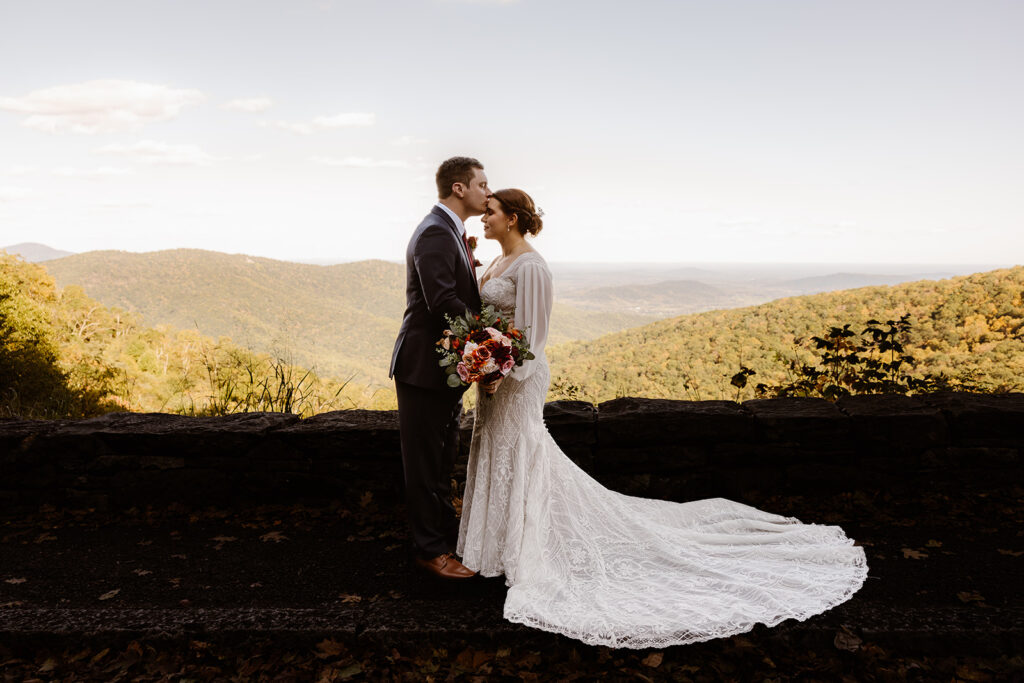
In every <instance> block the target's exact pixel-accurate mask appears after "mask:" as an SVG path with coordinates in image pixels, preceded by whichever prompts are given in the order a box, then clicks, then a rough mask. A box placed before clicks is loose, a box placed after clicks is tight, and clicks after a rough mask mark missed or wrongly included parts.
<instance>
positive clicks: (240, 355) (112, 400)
mask: <svg viewBox="0 0 1024 683" xmlns="http://www.w3.org/2000/svg"><path fill="white" fill-rule="evenodd" d="M290 360H291V359H290V358H288V357H287V356H285V357H283V358H278V357H275V356H270V355H267V354H260V353H254V352H252V351H250V350H248V349H246V348H244V347H241V346H239V345H237V344H235V343H233V342H232V341H231V340H230V339H228V338H220V339H214V338H211V337H209V336H204V335H201V334H199V333H198V332H196V331H195V330H194V329H193V330H188V329H185V330H177V329H174V328H171V327H167V326H159V327H146V326H145V325H144V321H143V320H142V319H141V318H140V316H139V315H138V314H133V313H128V312H125V311H124V310H121V309H117V308H108V307H106V306H103V305H102V304H100V303H98V302H97V301H95V300H94V299H91V298H90V297H88V296H86V295H85V293H84V291H83V290H82V288H81V287H79V286H76V285H70V286H67V287H64V288H62V289H60V288H58V287H56V285H55V283H54V281H53V278H51V277H50V275H49V274H48V273H47V272H46V269H45V268H43V267H42V266H40V265H35V264H31V263H27V262H25V261H23V260H22V259H20V258H18V257H15V256H10V255H7V254H5V253H3V252H0V416H4V415H22V416H26V417H61V416H86V415H94V414H98V413H102V412H108V411H110V410H133V411H160V412H184V413H197V414H217V413H223V412H233V411H236V410H241V409H243V408H245V407H248V408H249V409H251V410H255V409H263V410H276V409H281V408H283V407H288V408H290V409H291V410H292V411H294V412H299V413H301V412H305V413H309V414H312V413H314V412H320V411H321V410H330V409H334V408H351V407H363V408H375V407H380V408H387V407H393V403H394V397H393V395H392V393H391V392H387V391H384V392H380V391H374V390H372V389H369V388H367V387H365V386H361V385H358V384H357V383H348V384H345V383H344V382H343V381H340V380H334V379H321V378H318V377H316V376H315V374H313V373H308V372H307V370H306V369H304V368H302V367H301V366H297V365H294V364H292V363H290V362H289V361H290Z"/></svg>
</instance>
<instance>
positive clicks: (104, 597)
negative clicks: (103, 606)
mask: <svg viewBox="0 0 1024 683" xmlns="http://www.w3.org/2000/svg"><path fill="white" fill-rule="evenodd" d="M120 592H121V589H120V588H115V589H114V590H112V591H107V592H106V593H104V594H103V595H101V596H100V600H109V599H110V598H112V597H114V596H115V595H117V594H118V593H120Z"/></svg>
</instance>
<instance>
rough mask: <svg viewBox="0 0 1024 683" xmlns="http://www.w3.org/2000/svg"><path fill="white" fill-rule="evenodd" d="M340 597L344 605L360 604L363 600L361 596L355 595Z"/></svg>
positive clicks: (343, 594)
mask: <svg viewBox="0 0 1024 683" xmlns="http://www.w3.org/2000/svg"><path fill="white" fill-rule="evenodd" d="M338 597H339V598H341V601H342V603H346V602H360V601H361V600H362V599H363V598H362V596H361V595H356V594H355V593H341V594H340V595H339V596H338Z"/></svg>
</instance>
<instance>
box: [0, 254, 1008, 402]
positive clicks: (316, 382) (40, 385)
mask: <svg viewBox="0 0 1024 683" xmlns="http://www.w3.org/2000/svg"><path fill="white" fill-rule="evenodd" d="M162 253H163V254H164V255H165V256H168V255H171V256H173V257H175V258H180V259H181V260H180V261H178V262H176V261H175V258H169V259H168V260H167V262H166V263H163V264H162V266H161V268H162V269H161V270H159V271H158V272H159V274H160V275H161V277H163V278H165V281H167V282H169V283H174V284H173V286H170V287H169V288H168V289H169V291H161V289H160V287H158V286H157V282H158V278H155V276H154V274H153V273H152V272H141V271H140V272H135V271H133V270H132V269H131V268H128V267H126V266H125V264H123V263H122V264H121V266H120V269H112V270H111V274H113V273H117V274H118V275H117V277H110V278H108V279H109V281H110V282H111V285H110V286H111V291H124V292H130V291H132V289H133V283H134V282H135V281H136V278H137V279H138V281H140V282H142V283H143V285H144V286H140V287H134V289H136V290H137V291H135V293H134V299H129V300H136V301H141V302H143V303H144V304H146V305H150V304H149V303H146V302H152V305H154V306H158V307H161V308H163V309H166V310H170V311H176V312H177V313H178V314H180V315H195V316H200V315H201V316H206V317H204V318H203V320H208V321H210V324H211V325H212V324H214V323H215V322H216V317H217V316H218V315H225V316H228V317H230V318H231V319H232V320H233V321H234V324H238V325H243V326H244V329H246V330H249V331H250V332H251V334H252V335H254V336H255V335H257V334H258V333H261V334H264V335H278V337H275V339H280V340H281V341H282V344H281V349H282V353H280V354H267V353H260V352H256V351H253V350H251V349H249V348H247V345H248V344H250V343H251V340H246V339H230V338H228V337H224V336H222V337H219V338H214V337H212V336H209V335H203V334H201V333H199V332H198V331H197V330H196V329H195V328H194V327H193V328H192V329H187V328H186V329H178V328H175V327H173V326H167V325H158V326H155V327H149V326H147V324H148V323H147V320H146V319H145V318H144V317H143V316H140V315H139V314H138V313H130V312H127V311H125V310H123V309H121V308H119V307H107V306H104V305H102V304H101V303H99V302H98V301H96V300H94V299H92V298H91V297H89V296H87V295H86V293H85V291H84V290H83V288H82V287H80V286H77V285H69V286H66V287H64V288H59V287H57V286H56V284H55V282H54V280H53V278H52V277H51V276H50V275H49V274H48V272H47V269H46V268H44V267H43V266H42V265H37V264H31V263H27V262H25V261H23V260H22V259H20V258H18V257H14V256H9V255H6V254H3V253H2V252H0V416H2V415H5V414H7V415H11V414H21V415H29V416H39V417H44V416H49V417H55V416H63V415H88V414H96V413H99V412H103V411H108V410H125V409H127V410H136V411H166V412H186V413H197V414H218V413H223V412H232V411H237V410H257V409H259V410H280V409H287V410H293V411H295V412H300V413H306V414H311V413H314V412H320V411H322V410H332V409H338V408H350V407H361V408H393V407H394V406H395V399H394V392H393V389H392V388H391V387H390V385H384V386H376V387H374V386H368V385H367V384H366V383H365V382H362V381H359V379H358V378H354V377H353V376H352V375H342V374H332V373H328V372H324V371H322V367H324V366H325V365H328V364H327V363H321V362H320V355H319V354H320V352H321V349H323V348H324V344H323V343H322V342H323V340H324V339H330V340H331V342H332V343H333V344H334V346H332V347H331V348H337V349H341V350H342V351H343V355H342V356H341V357H342V359H343V360H344V361H345V362H346V363H347V365H342V366H341V367H343V368H348V369H349V370H350V371H352V370H355V371H356V372H358V370H359V369H360V368H365V367H366V366H367V365H368V364H373V363H377V362H381V363H382V364H383V363H385V362H386V357H387V355H388V354H389V353H390V350H391V342H392V339H393V338H394V328H395V327H396V326H397V322H396V320H395V319H392V318H391V316H394V317H395V318H397V317H398V316H399V315H400V314H401V305H400V303H396V302H395V300H394V279H395V272H394V271H395V269H396V268H397V266H395V265H394V264H388V263H385V262H363V263H356V264H349V265H347V266H337V267H332V268H336V269H337V270H334V271H331V272H330V274H329V277H330V278H333V282H332V284H331V287H332V288H333V289H335V290H336V291H339V292H342V293H343V294H344V298H345V299H346V300H347V301H349V302H350V303H349V304H347V305H346V306H345V307H344V308H342V309H340V310H332V309H331V308H330V307H331V303H332V300H331V299H330V298H329V297H326V296H324V297H319V298H318V297H317V292H318V291H319V288H321V287H323V286H324V282H325V279H324V278H322V277H321V278H319V279H318V278H313V277H307V274H306V273H305V272H304V271H303V270H302V269H295V270H289V271H287V272H288V273H290V276H291V279H289V280H287V283H288V284H287V287H286V286H284V285H281V284H278V285H277V286H271V285H269V284H268V283H270V282H278V283H280V282H281V279H280V278H281V277H282V274H281V272H278V271H275V270H274V269H276V268H277V267H278V264H280V263H281V262H277V261H268V260H261V259H250V258H249V257H245V256H224V258H223V259H222V260H219V261H213V260H208V259H199V260H198V262H200V263H204V264H205V268H206V269H205V270H201V271H200V272H198V274H196V273H197V271H196V270H195V268H196V265H195V264H196V263H197V260H196V259H195V258H191V257H189V255H188V254H187V253H183V252H162ZM71 258H72V259H73V258H77V257H71ZM62 261H68V262H70V259H62ZM129 261H130V259H129ZM133 263H134V265H133V267H134V266H136V265H137V266H139V267H140V268H142V267H143V266H142V265H140V264H139V263H138V262H133ZM175 263H177V265H178V266H179V267H180V268H182V269H191V270H190V273H192V274H195V275H196V277H195V278H179V277H176V276H174V275H173V273H174V266H175ZM47 265H50V264H47ZM149 265H150V266H152V265H153V264H152V263H150V264H149ZM296 265H297V264H296ZM199 278H205V279H204V280H203V282H215V283H216V282H219V283H221V285H222V286H223V294H222V295H221V296H219V297H210V296H209V290H208V288H207V285H205V284H200V280H199ZM286 289H287V292H285V291H284V290H286ZM297 292H303V293H305V294H308V295H309V297H310V299H311V300H313V301H314V304H315V305H313V306H307V307H305V308H302V307H300V306H299V300H298V297H299V295H298V294H297ZM388 292H390V293H388ZM1022 296H1024V267H1015V268H1010V269H1003V270H996V271H990V272H986V273H977V274H974V275H970V276H964V277H955V278H951V279H947V280H938V281H933V280H922V281H918V282H912V283H905V284H901V285H897V286H878V287H862V288H859V289H852V290H844V291H839V292H831V293H828V294H818V295H812V296H801V297H790V298H785V299H778V300H776V301H772V302H769V303H766V304H761V305H758V306H749V307H746V308H740V309H732V310H718V311H709V312H706V313H698V314H691V315H685V316H681V317H677V318H672V319H669V320H663V321H660V322H656V323H652V324H649V325H646V326H643V327H637V328H634V329H630V330H626V331H623V332H618V333H615V334H610V335H606V336H604V337H601V338H599V339H595V340H592V341H588V342H571V343H563V344H559V343H558V337H557V334H556V335H554V339H553V340H552V343H551V346H550V348H549V354H548V355H549V358H550V361H551V365H552V376H553V385H552V390H551V392H550V394H549V398H551V399H554V398H562V397H574V398H583V399H586V400H590V401H593V402H600V401H603V400H607V399H610V398H614V397H616V396H623V395H630V396H648V397H656V398H680V399H695V400H708V399H735V398H737V397H739V398H741V399H745V398H751V397H752V395H753V394H752V389H751V388H750V387H747V388H745V389H742V390H740V389H738V387H736V386H733V385H732V384H730V379H731V378H732V377H733V375H734V374H736V373H737V372H738V371H739V369H740V368H741V367H744V366H745V367H747V368H750V369H752V370H754V372H755V373H756V375H755V376H754V377H753V378H752V380H751V382H750V384H751V385H754V384H756V383H767V384H776V383H781V382H784V381H786V380H787V379H791V377H789V370H788V361H790V360H795V361H798V362H800V363H811V362H813V361H814V360H815V359H816V355H815V353H814V352H813V350H812V349H811V348H810V347H809V345H808V343H807V340H808V339H809V338H810V337H811V336H812V335H821V334H824V333H825V332H826V331H827V330H828V328H829V327H830V326H842V325H844V324H846V323H850V324H851V326H852V328H853V329H854V330H857V331H860V330H861V329H863V327H864V324H865V323H866V322H867V321H868V320H869V319H871V318H875V319H879V320H885V319H888V318H893V319H895V318H899V317H900V316H901V315H904V314H909V316H910V322H911V324H912V328H911V330H910V332H909V335H908V338H907V339H906V340H905V342H906V344H905V345H906V351H907V353H908V355H910V356H911V357H912V358H913V360H914V363H915V367H914V368H913V372H917V373H924V374H931V375H936V374H939V373H943V374H945V375H946V376H949V377H960V376H971V377H973V378H974V380H975V384H976V385H977V386H978V387H979V388H981V389H982V390H986V391H1007V390H1016V391H1021V390H1024V302H1022ZM300 308H301V309H302V310H303V311H304V313H303V315H310V314H309V311H310V310H315V311H317V312H318V313H319V314H320V315H322V316H323V321H322V322H321V323H320V325H319V326H316V324H315V323H313V322H306V323H299V322H298V318H299V316H298V315H297V314H296V313H295V312H296V311H297V310H299V309H300ZM556 312H558V314H559V315H560V316H561V319H562V320H563V324H565V325H569V326H574V325H575V326H578V327H579V328H587V325H588V324H590V323H591V322H593V320H594V318H593V317H592V315H591V314H588V313H582V312H580V311H578V310H576V309H571V308H569V309H566V308H564V307H561V306H559V305H556ZM289 315H290V316H291V317H290V318H289ZM268 320H270V321H274V322H270V323H268ZM289 320H290V321H291V324H293V325H298V328H295V327H293V328H287V327H285V328H284V331H282V328H281V327H275V325H277V324H280V323H281V321H289ZM623 322H624V321H623V320H618V321H616V324H622V323H623ZM304 326H309V329H307V328H306V327H304ZM296 329H300V330H301V331H302V332H303V333H304V334H306V335H308V336H302V335H300V334H295V332H296ZM589 329H590V330H591V331H593V329H594V328H589ZM289 331H290V332H291V333H292V334H293V336H292V337H291V338H290V339H281V337H280V335H287V334H288V333H289ZM310 338H312V339H314V340H316V341H315V343H312V344H311V345H308V346H303V345H302V344H303V343H304V342H303V339H310ZM288 349H291V350H292V351H293V352H294V353H293V355H289V352H288ZM382 358H383V359H385V360H381V359H382ZM314 365H315V366H316V369H317V370H320V372H319V376H318V373H317V372H315V371H314V372H309V371H307V370H306V369H305V368H312V367H313V366H314ZM383 367H384V368H386V365H383ZM385 371H386V370H385ZM353 374H355V373H354V372H353ZM467 405H472V399H471V398H469V399H468V402H467Z"/></svg>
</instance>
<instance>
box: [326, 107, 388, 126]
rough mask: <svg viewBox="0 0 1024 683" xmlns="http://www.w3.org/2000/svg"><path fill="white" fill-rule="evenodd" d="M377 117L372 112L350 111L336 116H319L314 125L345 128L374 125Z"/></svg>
mask: <svg viewBox="0 0 1024 683" xmlns="http://www.w3.org/2000/svg"><path fill="white" fill-rule="evenodd" d="M376 122H377V117H376V116H375V115H374V114H372V113H370V112H359V111H356V112H348V113H345V114H335V115H334V116H317V117H316V118H315V119H313V125H314V126H317V127H318V128H343V127H347V126H372V125H373V124H375V123H376Z"/></svg>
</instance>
